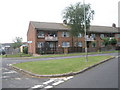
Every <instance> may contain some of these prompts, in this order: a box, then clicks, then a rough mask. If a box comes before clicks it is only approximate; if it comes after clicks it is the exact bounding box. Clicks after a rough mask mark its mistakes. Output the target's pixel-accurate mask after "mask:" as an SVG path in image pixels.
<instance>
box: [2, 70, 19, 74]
mask: <svg viewBox="0 0 120 90" xmlns="http://www.w3.org/2000/svg"><path fill="white" fill-rule="evenodd" d="M10 73H17V72H16V71H9V72H3V73H2V74H10Z"/></svg>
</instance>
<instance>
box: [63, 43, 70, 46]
mask: <svg viewBox="0 0 120 90" xmlns="http://www.w3.org/2000/svg"><path fill="white" fill-rule="evenodd" d="M62 47H70V42H63V43H62Z"/></svg>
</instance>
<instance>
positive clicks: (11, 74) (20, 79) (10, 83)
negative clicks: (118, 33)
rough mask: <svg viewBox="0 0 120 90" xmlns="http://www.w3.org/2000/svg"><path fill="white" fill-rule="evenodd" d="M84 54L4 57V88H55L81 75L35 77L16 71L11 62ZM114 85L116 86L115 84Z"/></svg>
mask: <svg viewBox="0 0 120 90" xmlns="http://www.w3.org/2000/svg"><path fill="white" fill-rule="evenodd" d="M96 55H113V56H118V54H117V53H112V54H96ZM96 55H89V56H96ZM83 56H84V55H81V56H69V57H55V58H40V59H22V60H20V59H12V58H4V59H2V77H0V78H2V88H28V89H35V88H54V87H55V86H57V85H59V84H60V85H62V84H61V83H66V82H69V81H70V80H73V79H74V78H76V77H79V76H78V75H76V76H71V77H63V78H35V77H30V76H26V75H23V74H21V73H19V72H16V71H14V70H12V69H10V68H9V67H8V65H9V64H14V63H20V62H28V61H38V60H52V59H56V60H58V59H64V58H75V57H83ZM110 61H113V60H110ZM116 61H117V60H116ZM102 65H103V64H102ZM113 65H115V64H113ZM100 66H101V65H100ZM103 69H104V68H103ZM100 70H102V69H100ZM116 74H117V73H115V75H116ZM79 75H80V74H79ZM96 75H97V74H96ZM117 75H118V74H117ZM83 76H84V75H83ZM91 76H92V75H91ZM93 76H94V75H93ZM80 77H82V76H80ZM115 77H116V76H115ZM111 81H112V80H111ZM84 84H85V83H84ZM115 85H116V84H115ZM59 87H60V88H61V86H59ZM59 87H56V88H59ZM68 87H69V85H68ZM75 87H76V86H75ZM114 87H116V86H114ZM80 88H81V87H80Z"/></svg>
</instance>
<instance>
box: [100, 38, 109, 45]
mask: <svg viewBox="0 0 120 90" xmlns="http://www.w3.org/2000/svg"><path fill="white" fill-rule="evenodd" d="M102 40H103V41H104V42H103V44H104V45H105V47H106V46H108V45H109V44H110V39H109V38H102Z"/></svg>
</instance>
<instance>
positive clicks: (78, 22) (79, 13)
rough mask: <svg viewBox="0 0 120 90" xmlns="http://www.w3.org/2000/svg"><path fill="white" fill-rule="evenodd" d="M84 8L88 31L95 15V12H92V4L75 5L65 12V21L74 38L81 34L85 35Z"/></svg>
mask: <svg viewBox="0 0 120 90" xmlns="http://www.w3.org/2000/svg"><path fill="white" fill-rule="evenodd" d="M84 8H85V23H86V30H88V29H89V28H90V22H91V20H92V19H93V15H94V10H91V7H90V4H85V5H84V4H81V3H80V2H78V3H76V4H75V5H70V6H68V7H67V8H66V9H65V10H64V12H63V19H65V20H66V21H67V23H68V25H69V26H70V27H71V30H70V33H71V35H72V36H78V34H79V33H84Z"/></svg>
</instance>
